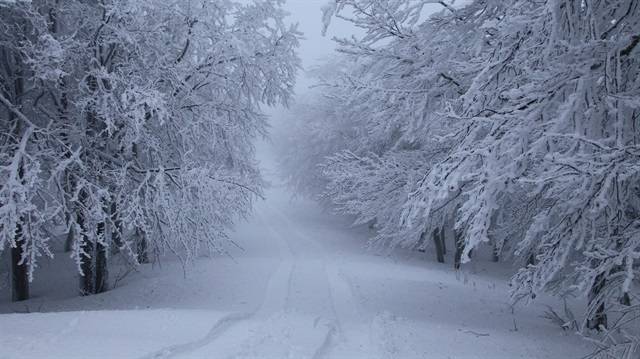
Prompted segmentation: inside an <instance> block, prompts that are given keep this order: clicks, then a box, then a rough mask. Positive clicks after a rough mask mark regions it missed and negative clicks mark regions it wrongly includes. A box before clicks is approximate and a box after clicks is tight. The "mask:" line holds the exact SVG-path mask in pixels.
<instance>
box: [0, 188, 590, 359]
mask: <svg viewBox="0 0 640 359" xmlns="http://www.w3.org/2000/svg"><path fill="white" fill-rule="evenodd" d="M267 198H268V200H267V201H266V202H262V203H259V204H258V206H257V209H256V213H255V216H254V217H253V218H252V219H251V220H250V221H249V222H248V223H245V224H241V225H240V226H239V227H240V228H239V230H238V231H237V232H236V233H235V234H234V239H235V240H236V241H237V242H238V244H240V245H241V246H242V247H243V248H244V250H243V251H241V250H239V249H238V250H235V251H233V258H228V257H220V258H213V259H204V260H202V261H199V262H198V263H197V264H196V266H195V267H194V268H189V269H188V272H187V276H186V278H184V276H183V273H182V272H181V271H180V270H179V269H178V268H175V266H176V264H175V263H165V265H164V266H163V267H161V268H155V269H154V268H150V267H149V268H143V269H142V270H141V271H140V273H135V274H133V275H131V276H129V277H127V278H126V279H125V280H124V281H123V282H121V283H120V284H119V287H118V288H116V289H114V290H112V291H110V292H108V293H104V294H101V295H97V296H93V297H86V298H78V297H75V296H74V295H75V292H74V286H73V285H74V284H75V283H74V281H73V279H72V276H73V268H69V270H68V273H69V276H70V278H69V280H68V282H70V283H69V286H68V288H66V287H62V288H58V289H57V290H55V288H53V287H51V286H50V285H48V284H47V282H52V281H50V279H51V278H47V275H46V273H44V272H45V271H47V267H44V268H42V270H41V276H40V278H41V279H39V280H38V282H36V283H35V285H34V287H35V293H34V294H35V296H36V298H34V299H32V300H30V301H28V302H24V303H20V304H11V303H7V302H2V304H1V306H0V309H1V310H2V311H3V312H5V313H6V312H11V311H18V312H25V311H27V310H28V311H30V312H31V313H28V314H2V315H0V348H1V349H0V358H94V357H95V358H115V357H118V358H579V357H581V356H582V355H584V354H585V353H587V352H588V348H587V347H586V346H585V345H584V343H583V342H582V341H581V340H580V339H579V338H577V337H576V336H574V335H573V334H570V333H566V332H563V331H562V330H561V329H560V328H559V327H557V326H555V325H553V324H551V323H550V322H547V321H546V320H545V319H542V318H541V317H540V316H541V314H542V313H543V310H544V307H543V306H542V304H536V305H532V306H529V307H524V308H516V310H515V313H512V310H511V307H510V306H509V304H508V298H507V296H506V288H505V285H504V283H505V280H504V279H505V278H504V275H502V274H501V272H502V271H501V270H500V268H492V267H491V266H490V265H486V266H485V265H481V264H478V265H476V267H475V268H467V272H465V273H463V274H459V275H457V276H456V274H455V273H453V271H451V270H450V268H449V267H450V264H447V265H440V264H437V263H433V262H432V261H431V260H430V258H421V256H425V254H422V253H407V252H394V253H385V254H380V253H375V252H373V253H372V252H367V251H365V250H363V247H364V243H365V238H366V235H367V233H366V229H363V228H349V226H348V222H347V221H346V220H344V219H340V218H335V217H332V216H331V215H329V214H326V213H323V212H322V211H321V210H320V209H319V208H318V207H317V206H316V205H315V204H313V203H311V202H307V201H303V200H296V201H291V200H289V199H288V197H287V196H286V195H285V193H284V191H283V190H282V189H277V188H275V189H272V190H270V191H269V192H268V196H267ZM60 262H61V261H60V260H58V261H56V262H53V263H50V264H49V265H48V266H50V267H55V266H59V265H60ZM473 272H475V273H473ZM57 282H60V281H57ZM52 292H53V293H54V295H53V297H51V296H50V295H49V296H47V297H44V295H48V294H49V293H52ZM38 311H40V312H42V313H40V312H38ZM45 312H48V313H45ZM516 328H517V330H516Z"/></svg>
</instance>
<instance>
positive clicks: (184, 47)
mask: <svg viewBox="0 0 640 359" xmlns="http://www.w3.org/2000/svg"><path fill="white" fill-rule="evenodd" d="M281 4H282V2H281V1H279V0H259V1H255V2H252V3H249V4H240V3H236V2H232V1H207V0H198V1H196V0H194V1H186V2H185V1H170V2H166V1H156V0H144V1H129V0H113V1H101V2H89V3H87V2H84V1H64V2H60V1H40V2H36V1H34V2H30V3H24V4H23V3H21V4H20V6H21V7H23V8H24V9H26V10H25V12H28V13H29V14H31V15H32V16H33V17H38V18H44V24H45V25H46V26H45V31H44V34H43V35H42V36H40V37H36V38H35V40H34V41H33V44H32V45H33V47H34V51H33V54H32V55H29V56H31V57H30V58H27V59H26V60H25V64H27V65H29V69H30V71H32V72H33V73H34V75H33V76H32V78H31V79H29V81H31V82H33V87H34V90H33V91H34V93H42V95H40V96H35V97H36V101H37V102H38V106H35V110H36V111H35V112H36V114H35V115H36V116H38V118H43V119H45V120H43V121H45V122H44V123H45V124H46V128H47V129H48V130H50V133H51V136H50V137H47V138H46V139H44V140H42V141H44V144H43V145H42V146H41V148H39V149H38V150H39V151H43V150H44V151H49V152H51V153H52V154H53V155H52V156H53V157H52V158H55V159H56V160H52V161H48V162H46V163H47V169H46V170H40V173H37V174H33V175H32V176H31V177H33V178H35V179H37V180H38V181H40V182H42V183H36V184H32V186H34V187H35V188H36V191H40V192H43V193H47V195H48V196H49V197H51V198H38V199H37V200H31V199H30V198H23V201H24V202H25V203H28V206H29V208H30V210H32V211H34V212H36V213H38V214H39V215H40V216H42V215H43V214H44V213H47V214H48V213H49V212H52V213H53V214H52V215H49V216H48V217H46V218H45V219H44V220H46V221H49V222H51V221H52V220H53V219H52V218H50V217H52V216H54V217H55V216H57V217H56V219H63V221H64V222H65V223H66V228H67V231H68V232H69V236H68V238H69V243H70V247H71V249H72V250H71V256H72V258H74V259H75V261H76V263H77V265H78V271H79V273H80V275H81V281H80V291H81V293H82V294H91V293H97V292H100V291H103V290H106V289H107V285H108V281H107V279H108V271H107V268H108V267H107V261H108V258H109V256H110V251H109V248H113V247H118V249H119V253H121V254H123V255H126V256H128V257H129V259H130V260H131V261H132V262H133V263H134V264H135V263H138V262H143V261H146V260H147V259H148V257H149V254H152V255H154V256H158V255H161V254H163V253H165V252H171V253H173V254H175V255H177V256H179V257H180V258H181V259H182V260H183V261H185V262H188V261H191V260H193V259H194V258H195V257H196V256H198V255H199V254H201V253H202V252H203V251H209V252H211V251H214V252H216V251H223V250H224V241H223V239H224V238H226V231H227V230H228V229H229V227H230V226H231V225H232V224H233V221H234V220H235V219H236V218H238V216H242V215H245V214H246V213H247V212H248V211H249V210H250V206H251V202H252V200H253V198H255V196H256V195H259V193H260V188H261V184H262V182H261V179H260V175H259V173H258V170H257V166H256V164H255V161H254V159H253V155H254V153H253V140H254V139H255V138H256V136H259V135H264V134H265V133H266V123H265V117H264V115H263V114H262V113H261V106H263V105H275V104H287V103H288V101H289V98H290V96H291V94H292V91H293V86H294V80H295V74H296V71H297V68H298V59H297V56H296V53H295V50H296V48H297V45H298V38H299V33H298V32H297V31H296V29H295V27H289V26H286V25H285V24H284V22H283V18H284V16H285V13H284V11H283V10H282V9H281V8H280V6H281ZM41 14H42V15H41ZM31 15H30V16H31ZM3 24H4V23H3ZM7 26H8V25H7ZM13 30H14V31H13V33H14V34H17V35H20V36H22V35H21V34H22V33H23V32H24V31H23V30H22V29H21V28H15V29H13ZM17 35H16V36H17ZM45 47H49V48H45ZM53 49H55V50H56V51H52V50H53ZM37 56H40V57H43V58H44V57H52V59H49V62H45V61H43V59H42V58H38V57H37ZM37 76H39V77H37ZM6 106H9V103H7V104H6V105H5V107H6ZM7 108H8V107H7ZM6 133H9V132H6ZM38 138H39V137H38ZM34 149H35V147H34ZM3 153H4V152H3ZM43 153H47V152H43ZM7 161H9V160H7ZM3 163H4V159H3ZM53 165H55V166H53ZM3 180H4V178H3ZM4 188H5V187H3V189H4ZM25 206H27V204H25ZM3 208H5V207H3ZM6 208H9V207H6ZM51 208H55V211H53V210H51ZM45 209H46V211H45ZM15 216H16V215H15V214H14V217H15ZM11 218H13V217H9V216H6V217H5V216H4V215H3V217H2V219H3V221H4V220H6V221H10V220H12V219H11ZM49 224H51V223H49ZM4 228H6V229H7V230H11V228H10V227H8V226H3V229H4ZM14 228H15V227H14ZM7 233H9V232H7ZM11 233H13V232H11ZM7 238H9V237H8V236H3V238H2V239H3V242H1V243H0V244H2V246H0V248H4V247H5V246H6V245H7V244H8V245H10V246H13V245H14V242H10V241H9V240H8V239H7ZM39 238H44V237H43V236H40V237H39ZM39 243H46V242H42V241H41V242H39ZM41 247H42V249H40V251H41V252H43V251H44V252H47V253H48V251H49V248H50V247H49V245H48V244H47V245H43V246H41ZM29 253H31V252H29ZM34 253H35V252H34ZM38 253H39V252H38ZM35 263H36V262H35V258H34V259H32V260H31V261H29V263H28V265H29V266H30V267H34V266H35Z"/></svg>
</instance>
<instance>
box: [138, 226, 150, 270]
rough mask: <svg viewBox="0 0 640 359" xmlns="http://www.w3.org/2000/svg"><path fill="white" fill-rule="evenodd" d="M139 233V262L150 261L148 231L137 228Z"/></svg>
mask: <svg viewBox="0 0 640 359" xmlns="http://www.w3.org/2000/svg"><path fill="white" fill-rule="evenodd" d="M136 235H137V237H138V238H137V245H136V246H137V248H136V250H137V252H138V263H140V264H142V263H149V249H148V245H147V235H146V233H145V232H144V231H143V230H142V229H140V228H137V229H136Z"/></svg>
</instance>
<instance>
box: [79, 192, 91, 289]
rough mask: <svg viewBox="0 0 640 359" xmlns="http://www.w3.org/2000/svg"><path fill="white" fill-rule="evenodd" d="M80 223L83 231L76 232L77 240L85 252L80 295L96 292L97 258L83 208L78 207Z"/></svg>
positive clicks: (82, 261)
mask: <svg viewBox="0 0 640 359" xmlns="http://www.w3.org/2000/svg"><path fill="white" fill-rule="evenodd" d="M80 197H81V198H80V200H81V201H82V200H83V199H84V195H83V193H82V192H81V193H80ZM76 216H77V219H76V221H77V222H78V225H79V226H80V229H81V231H82V233H76V235H77V236H79V237H80V238H76V240H79V241H80V249H81V251H82V252H83V254H80V270H81V271H82V273H81V274H80V295H91V294H93V293H95V276H94V272H93V267H94V263H93V262H94V259H95V243H93V242H91V241H89V238H88V237H87V234H86V231H87V228H86V227H87V224H86V218H85V215H84V212H83V211H82V209H78V210H77V212H76Z"/></svg>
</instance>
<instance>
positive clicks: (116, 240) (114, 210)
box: [110, 201, 124, 253]
mask: <svg viewBox="0 0 640 359" xmlns="http://www.w3.org/2000/svg"><path fill="white" fill-rule="evenodd" d="M110 210H111V221H112V223H113V225H114V228H113V229H112V230H111V244H112V249H111V252H112V253H117V252H118V251H119V250H120V249H121V248H122V246H123V245H124V243H123V242H122V220H121V219H120V215H119V214H118V205H117V204H116V201H112V202H111V209H110Z"/></svg>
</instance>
